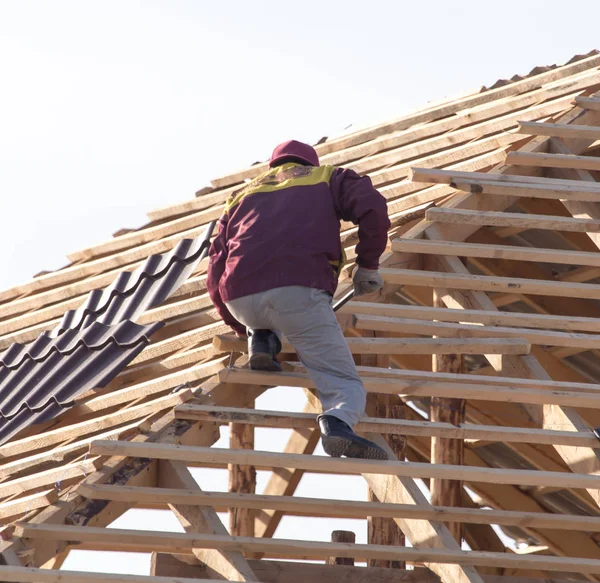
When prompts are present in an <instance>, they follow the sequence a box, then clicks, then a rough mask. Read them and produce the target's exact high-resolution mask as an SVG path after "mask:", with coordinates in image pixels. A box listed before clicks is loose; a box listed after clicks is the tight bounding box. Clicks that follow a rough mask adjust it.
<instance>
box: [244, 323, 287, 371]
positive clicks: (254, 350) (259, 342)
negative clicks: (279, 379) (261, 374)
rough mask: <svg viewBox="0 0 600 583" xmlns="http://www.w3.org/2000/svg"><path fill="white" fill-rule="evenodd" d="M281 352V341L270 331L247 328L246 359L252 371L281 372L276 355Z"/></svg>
mask: <svg viewBox="0 0 600 583" xmlns="http://www.w3.org/2000/svg"><path fill="white" fill-rule="evenodd" d="M280 352H281V341H280V340H279V338H277V334H275V333H274V332H271V330H250V328H248V357H249V361H250V368H251V369H252V370H268V371H272V372H273V371H276V372H281V370H282V369H281V365H280V364H279V362H278V361H277V355H278V354H279V353H280Z"/></svg>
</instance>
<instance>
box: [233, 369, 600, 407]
mask: <svg viewBox="0 0 600 583" xmlns="http://www.w3.org/2000/svg"><path fill="white" fill-rule="evenodd" d="M225 378H226V379H227V382H229V383H239V384H249V383H255V384H262V385H264V386H270V387H272V386H296V387H303V386H306V387H310V388H315V385H314V383H313V382H312V380H311V379H310V378H309V377H308V376H307V375H305V374H300V373H265V372H260V371H249V370H240V369H228V370H227V371H224V374H223V379H225ZM492 378H493V377H492ZM362 381H363V384H364V386H365V389H366V390H367V392H371V393H382V394H394V395H400V396H406V397H409V396H412V397H416V396H426V397H460V398H465V399H478V400H481V401H495V402H510V403H531V404H553V405H566V406H573V407H589V408H592V409H597V408H600V394H598V392H597V391H594V390H592V391H591V392H579V393H578V392H575V391H569V390H567V391H559V390H554V389H551V390H548V388H544V387H543V386H542V387H540V388H527V389H526V388H520V387H519V388H516V387H511V386H503V385H493V384H489V385H487V384H486V385H476V384H464V385H461V384H457V383H446V382H434V381H431V382H429V381H426V380H425V381H411V380H404V379H403V380H400V377H399V376H398V377H396V376H394V377H390V378H376V377H371V378H369V377H362Z"/></svg>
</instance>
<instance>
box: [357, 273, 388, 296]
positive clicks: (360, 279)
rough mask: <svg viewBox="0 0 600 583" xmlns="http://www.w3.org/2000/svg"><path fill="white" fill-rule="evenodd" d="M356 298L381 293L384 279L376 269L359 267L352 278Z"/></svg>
mask: <svg viewBox="0 0 600 583" xmlns="http://www.w3.org/2000/svg"><path fill="white" fill-rule="evenodd" d="M352 281H353V282H354V296H355V297H359V296H364V295H365V294H372V293H373V292H376V291H379V290H380V289H381V288H382V287H383V278H382V277H381V275H379V271H377V270H376V269H365V268H364V267H359V268H358V269H357V270H356V271H355V272H354V274H353V276H352Z"/></svg>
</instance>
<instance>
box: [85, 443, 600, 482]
mask: <svg viewBox="0 0 600 583" xmlns="http://www.w3.org/2000/svg"><path fill="white" fill-rule="evenodd" d="M91 453H92V454H93V455H111V456H122V457H127V456H132V457H148V458H153V459H169V460H172V461H182V462H188V463H197V462H209V463H215V462H216V463H219V462H226V463H234V464H242V465H256V466H271V467H283V468H289V467H293V468H300V469H304V470H307V471H311V470H321V471H326V472H331V473H332V474H335V473H357V474H361V473H372V474H385V475H395V476H404V477H413V478H414V477H419V478H441V479H450V480H452V479H464V480H465V481H474V482H478V481H481V482H491V483H497V484H519V485H524V486H560V487H563V488H600V476H590V475H587V474H571V473H568V472H545V471H537V470H509V469H497V468H487V469H486V468H476V467H471V466H451V465H440V464H419V463H409V462H404V463H399V462H393V461H376V460H356V459H350V458H348V459H335V458H328V457H324V456H323V457H322V456H306V455H297V454H282V453H270V452H261V451H251V450H219V449H216V448H210V447H190V446H174V445H170V444H164V445H163V444H159V443H134V442H126V441H96V442H94V443H92V447H91Z"/></svg>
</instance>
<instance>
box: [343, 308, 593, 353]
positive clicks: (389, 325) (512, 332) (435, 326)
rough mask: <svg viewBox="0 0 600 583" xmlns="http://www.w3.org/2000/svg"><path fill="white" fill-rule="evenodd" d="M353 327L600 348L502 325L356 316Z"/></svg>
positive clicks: (588, 340)
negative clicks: (504, 338)
mask: <svg viewBox="0 0 600 583" xmlns="http://www.w3.org/2000/svg"><path fill="white" fill-rule="evenodd" d="M353 322H354V327H355V328H356V329H357V330H378V331H388V332H396V333H403V334H422V335H426V334H435V335H436V336H438V337H457V336H459V337H461V338H471V337H472V338H486V337H489V336H491V337H494V338H495V337H500V338H502V337H509V338H512V337H514V338H522V339H524V340H527V341H528V342H530V343H531V344H537V345H542V346H568V347H575V348H581V349H582V350H591V349H595V348H597V347H598V346H599V345H600V335H598V334H573V333H571V332H554V331H550V330H531V329H529V328H509V327H502V326H487V325H486V326H480V325H478V324H457V323H454V322H428V321H426V320H416V319H411V318H389V317H387V316H371V315H366V314H356V315H355V316H354V320H353Z"/></svg>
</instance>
